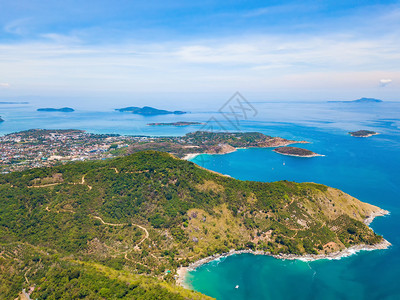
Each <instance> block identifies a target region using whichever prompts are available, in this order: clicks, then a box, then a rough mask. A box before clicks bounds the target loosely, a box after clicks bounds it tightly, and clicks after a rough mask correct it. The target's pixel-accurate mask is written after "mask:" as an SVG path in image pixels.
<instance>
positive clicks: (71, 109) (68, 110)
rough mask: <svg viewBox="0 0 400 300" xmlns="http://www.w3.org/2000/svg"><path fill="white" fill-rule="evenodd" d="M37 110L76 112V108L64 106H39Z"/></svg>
mask: <svg viewBox="0 0 400 300" xmlns="http://www.w3.org/2000/svg"><path fill="white" fill-rule="evenodd" d="M37 111H45V112H74V111H75V110H74V109H73V108H70V107H63V108H38V109H37Z"/></svg>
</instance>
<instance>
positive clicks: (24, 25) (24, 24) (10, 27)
mask: <svg viewBox="0 0 400 300" xmlns="http://www.w3.org/2000/svg"><path fill="white" fill-rule="evenodd" d="M30 23H31V19H30V18H23V19H17V20H14V21H12V22H9V23H8V24H6V25H5V26H4V28H3V29H4V31H5V32H7V33H11V34H15V35H25V34H27V33H28V32H29V31H30Z"/></svg>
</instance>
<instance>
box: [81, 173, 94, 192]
mask: <svg viewBox="0 0 400 300" xmlns="http://www.w3.org/2000/svg"><path fill="white" fill-rule="evenodd" d="M85 176H86V174H85V175H83V176H82V181H81V184H82V185H83V184H85ZM86 185H87V187H88V188H89V190H91V189H92V188H93V187H92V186H91V185H88V184H87V183H86Z"/></svg>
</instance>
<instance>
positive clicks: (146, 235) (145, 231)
mask: <svg viewBox="0 0 400 300" xmlns="http://www.w3.org/2000/svg"><path fill="white" fill-rule="evenodd" d="M92 217H93V218H95V219H97V220H100V222H101V223H102V224H104V225H109V226H126V225H129V224H128V223H122V224H114V223H107V222H104V220H103V219H102V218H101V217H98V216H92ZM132 226H136V227H139V228H140V229H142V230H143V231H144V234H145V236H144V238H143V239H142V240H141V241H140V242H139V243H138V244H137V245H136V246H135V247H134V248H133V249H134V250H136V251H140V247H139V246H140V245H141V244H142V243H143V242H144V241H145V240H147V239H148V238H149V232H148V231H147V229H146V228H145V227H143V226H141V225H139V224H134V223H132ZM126 255H127V254H126ZM126 255H125V258H126ZM128 260H129V259H128Z"/></svg>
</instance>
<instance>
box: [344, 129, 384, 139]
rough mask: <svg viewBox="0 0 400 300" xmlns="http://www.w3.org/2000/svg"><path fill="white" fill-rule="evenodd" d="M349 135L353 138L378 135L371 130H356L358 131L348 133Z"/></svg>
mask: <svg viewBox="0 0 400 300" xmlns="http://www.w3.org/2000/svg"><path fill="white" fill-rule="evenodd" d="M349 134H350V135H351V136H354V137H370V136H373V135H377V134H379V133H377V132H375V131H371V130H358V131H353V132H349Z"/></svg>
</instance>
